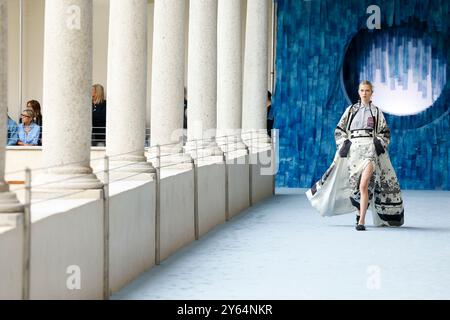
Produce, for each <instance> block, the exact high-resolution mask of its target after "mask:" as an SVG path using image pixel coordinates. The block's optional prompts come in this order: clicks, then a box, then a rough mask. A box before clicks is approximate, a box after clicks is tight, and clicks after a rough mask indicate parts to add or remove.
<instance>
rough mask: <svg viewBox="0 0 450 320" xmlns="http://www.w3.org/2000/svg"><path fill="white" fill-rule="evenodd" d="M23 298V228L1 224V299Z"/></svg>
mask: <svg viewBox="0 0 450 320" xmlns="http://www.w3.org/2000/svg"><path fill="white" fill-rule="evenodd" d="M21 298H22V228H21V227H19V228H5V227H1V226H0V300H4V299H21Z"/></svg>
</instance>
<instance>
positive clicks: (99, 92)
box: [92, 83, 105, 104]
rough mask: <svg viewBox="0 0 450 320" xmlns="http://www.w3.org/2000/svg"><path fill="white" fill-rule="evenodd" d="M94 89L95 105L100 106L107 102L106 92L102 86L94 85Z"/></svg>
mask: <svg viewBox="0 0 450 320" xmlns="http://www.w3.org/2000/svg"><path fill="white" fill-rule="evenodd" d="M92 88H95V99H94V101H92V102H93V103H94V104H99V103H102V102H103V101H105V90H104V89H103V86H102V85H101V84H98V83H96V84H94V85H93V86H92Z"/></svg>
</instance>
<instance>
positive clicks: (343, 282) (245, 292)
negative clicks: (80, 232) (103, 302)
mask: <svg viewBox="0 0 450 320" xmlns="http://www.w3.org/2000/svg"><path fill="white" fill-rule="evenodd" d="M289 193H290V194H279V193H277V195H276V196H274V197H273V198H270V199H267V200H265V201H263V202H260V203H258V204H256V205H255V206H253V207H251V208H249V209H248V210H246V211H245V212H243V213H242V214H241V215H239V216H237V217H235V218H234V219H232V220H231V221H229V222H227V223H224V224H222V225H220V226H218V227H216V228H215V229H214V230H212V231H210V232H209V233H208V234H206V235H205V236H204V237H202V238H201V239H200V240H199V241H196V242H194V243H192V244H191V245H189V246H187V247H185V248H183V249H182V250H180V251H179V252H177V253H176V254H174V255H173V256H171V257H169V258H168V259H167V260H165V261H163V262H162V263H161V265H159V266H155V267H153V268H151V269H150V270H149V271H148V272H146V273H144V274H142V275H141V276H140V277H138V278H137V279H136V280H135V281H134V282H132V283H130V284H129V285H128V286H127V287H125V288H123V289H122V290H121V291H119V292H117V293H116V294H114V295H113V296H112V297H111V298H112V299H275V300H276V299H450V272H449V270H450V192H444V191H404V192H403V196H404V202H405V210H406V214H405V221H406V222H405V225H404V226H403V227H401V228H375V227H372V226H371V224H370V222H371V220H372V219H371V216H370V213H369V216H368V218H367V220H366V221H367V224H366V226H367V227H368V228H367V231H366V232H358V231H356V230H355V228H354V223H355V217H354V215H353V214H347V215H342V216H337V217H332V218H322V217H320V216H319V215H318V214H317V213H315V212H314V210H313V209H312V208H311V207H310V205H309V203H308V201H307V199H306V197H305V195H304V194H303V192H302V193H298V194H295V191H294V192H292V191H290V192H289Z"/></svg>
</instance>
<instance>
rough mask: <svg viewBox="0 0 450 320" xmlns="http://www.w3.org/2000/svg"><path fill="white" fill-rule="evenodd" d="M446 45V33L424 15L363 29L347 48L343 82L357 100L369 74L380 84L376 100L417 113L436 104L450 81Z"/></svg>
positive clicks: (398, 111)
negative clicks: (434, 28)
mask: <svg viewBox="0 0 450 320" xmlns="http://www.w3.org/2000/svg"><path fill="white" fill-rule="evenodd" d="M446 50H447V44H446V42H445V38H444V37H443V36H442V35H441V34H440V33H438V32H436V31H433V32H430V31H428V28H427V26H426V24H424V23H420V22H418V21H414V20H411V21H410V22H409V23H407V24H404V25H401V26H398V27H384V28H382V29H379V30H368V29H362V30H361V31H359V32H358V33H357V34H356V35H355V36H354V37H353V39H352V41H351V42H350V44H349V46H348V48H347V51H346V53H345V58H344V65H343V69H342V73H343V74H342V81H343V88H344V90H345V93H346V94H347V96H348V98H349V100H350V101H351V102H352V103H354V102H356V101H358V99H359V96H358V84H359V83H360V82H361V81H362V80H369V81H370V82H372V84H373V85H374V94H373V98H372V101H373V103H374V104H375V105H377V106H378V107H380V108H381V109H382V110H383V111H384V112H386V113H390V114H394V115H413V114H417V113H419V112H422V111H424V110H426V109H427V108H429V107H430V106H432V105H433V103H434V102H435V101H436V100H437V98H438V97H439V95H440V94H441V92H442V89H443V88H444V86H445V83H446V69H447V62H446V61H447V60H446V57H447V53H446Z"/></svg>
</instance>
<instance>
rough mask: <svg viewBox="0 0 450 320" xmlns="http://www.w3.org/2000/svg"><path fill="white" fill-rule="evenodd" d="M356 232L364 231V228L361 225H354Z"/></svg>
mask: <svg viewBox="0 0 450 320" xmlns="http://www.w3.org/2000/svg"><path fill="white" fill-rule="evenodd" d="M356 230H358V231H365V230H366V227H364V225H363V224H358V225H356Z"/></svg>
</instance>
